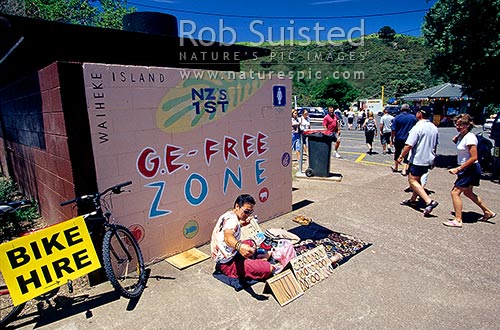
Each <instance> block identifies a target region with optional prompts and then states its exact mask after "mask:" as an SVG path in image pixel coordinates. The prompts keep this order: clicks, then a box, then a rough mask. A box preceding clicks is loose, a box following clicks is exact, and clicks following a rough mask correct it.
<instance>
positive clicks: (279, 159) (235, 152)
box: [84, 63, 292, 261]
mask: <svg viewBox="0 0 500 330" xmlns="http://www.w3.org/2000/svg"><path fill="white" fill-rule="evenodd" d="M84 77H85V88H86V98H87V107H88V114H89V121H90V127H91V135H92V148H93V153H94V160H95V166H96V173H97V181H98V186H99V188H102V187H107V186H109V185H113V184H116V183H119V182H122V181H127V180H132V181H133V184H132V185H131V186H130V187H131V188H130V190H131V193H129V194H122V195H120V196H117V197H116V198H115V199H113V207H114V214H115V215H116V217H117V221H118V222H119V223H121V224H123V225H126V226H127V227H129V228H130V229H131V230H132V231H133V232H134V235H135V236H136V237H137V238H138V240H139V242H140V244H141V249H142V250H143V252H144V255H145V259H146V260H148V261H151V260H153V259H155V258H162V257H165V256H169V255H173V254H176V253H179V252H182V251H185V250H187V249H189V248H192V247H194V246H199V245H202V244H204V243H206V242H207V241H208V240H209V239H210V233H211V231H212V229H213V226H214V224H215V222H216V219H217V218H218V216H219V215H220V214H222V213H223V212H224V211H225V210H227V209H229V208H231V207H232V206H233V205H232V204H233V203H234V200H235V199H236V197H237V196H238V195H239V194H241V193H249V194H252V195H253V196H254V197H255V198H256V200H257V205H256V208H255V209H256V214H257V215H258V217H259V219H260V220H261V221H262V220H269V219H271V218H273V217H276V216H278V215H281V214H283V213H286V212H289V211H290V210H291V204H292V195H291V194H292V184H291V181H292V174H291V158H290V144H291V137H290V120H289V117H290V109H291V104H290V100H291V82H290V80H280V79H278V78H274V77H268V78H269V79H255V77H249V76H246V75H245V73H243V72H225V71H206V70H205V71H204V70H190V69H173V68H160V67H138V66H120V65H104V64H90V63H86V64H84ZM251 78H253V79H251Z"/></svg>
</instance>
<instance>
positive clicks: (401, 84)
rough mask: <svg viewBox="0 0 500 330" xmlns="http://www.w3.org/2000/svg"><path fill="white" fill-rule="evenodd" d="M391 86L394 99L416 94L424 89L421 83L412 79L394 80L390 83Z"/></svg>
mask: <svg viewBox="0 0 500 330" xmlns="http://www.w3.org/2000/svg"><path fill="white" fill-rule="evenodd" d="M391 85H392V86H393V88H394V90H395V92H394V96H396V97H401V96H403V95H405V94H409V93H413V92H417V91H419V90H422V89H424V88H426V86H425V84H424V83H423V82H421V81H420V80H418V79H412V78H410V79H406V80H401V79H397V80H394V81H393V82H392V83H391Z"/></svg>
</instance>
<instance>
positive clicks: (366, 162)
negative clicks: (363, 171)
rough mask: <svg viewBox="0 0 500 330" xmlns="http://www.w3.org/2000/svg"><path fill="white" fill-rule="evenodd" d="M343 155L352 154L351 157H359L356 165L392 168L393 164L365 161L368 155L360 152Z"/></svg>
mask: <svg viewBox="0 0 500 330" xmlns="http://www.w3.org/2000/svg"><path fill="white" fill-rule="evenodd" d="M342 153H343V154H351V155H359V156H358V158H356V160H355V161H354V162H355V163H363V164H367V165H377V166H391V165H392V162H389V161H386V162H385V163H379V162H372V161H369V160H364V159H365V157H366V153H360V152H352V151H344V152H342Z"/></svg>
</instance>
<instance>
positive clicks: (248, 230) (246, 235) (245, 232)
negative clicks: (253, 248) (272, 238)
mask: <svg viewBox="0 0 500 330" xmlns="http://www.w3.org/2000/svg"><path fill="white" fill-rule="evenodd" d="M257 233H262V230H261V229H260V226H259V224H258V223H257V221H255V218H254V217H253V216H252V218H251V219H250V223H249V224H248V225H246V226H243V227H241V240H242V241H245V240H248V239H251V240H254V241H255V237H256V236H257Z"/></svg>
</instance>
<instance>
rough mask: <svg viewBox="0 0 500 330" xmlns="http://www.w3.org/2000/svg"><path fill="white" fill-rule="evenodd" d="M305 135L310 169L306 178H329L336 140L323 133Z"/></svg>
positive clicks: (310, 132)
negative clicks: (333, 144) (331, 157)
mask: <svg viewBox="0 0 500 330" xmlns="http://www.w3.org/2000/svg"><path fill="white" fill-rule="evenodd" d="M304 134H306V135H307V144H308V149H307V150H309V168H308V169H307V170H306V172H305V173H306V176H308V177H311V176H320V177H328V176H329V175H330V154H331V152H332V142H333V141H334V138H333V137H332V136H331V135H326V134H323V133H322V132H321V131H305V132H304Z"/></svg>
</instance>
